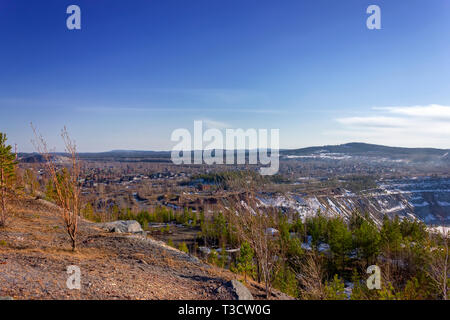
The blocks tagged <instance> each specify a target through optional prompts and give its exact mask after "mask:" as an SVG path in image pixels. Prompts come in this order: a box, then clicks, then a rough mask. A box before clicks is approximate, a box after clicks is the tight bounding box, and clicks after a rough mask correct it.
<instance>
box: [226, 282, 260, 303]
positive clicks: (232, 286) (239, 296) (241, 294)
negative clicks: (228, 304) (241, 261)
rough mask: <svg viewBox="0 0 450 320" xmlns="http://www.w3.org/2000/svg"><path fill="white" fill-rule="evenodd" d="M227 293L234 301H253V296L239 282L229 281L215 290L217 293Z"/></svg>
mask: <svg viewBox="0 0 450 320" xmlns="http://www.w3.org/2000/svg"><path fill="white" fill-rule="evenodd" d="M223 291H228V292H230V293H231V294H232V296H233V297H234V298H235V299H236V300H253V295H252V294H251V293H250V290H248V289H247V287H246V286H244V285H243V284H242V283H241V282H239V281H237V280H231V281H228V282H227V283H225V284H224V285H222V286H221V287H219V288H218V289H217V292H218V293H221V292H223Z"/></svg>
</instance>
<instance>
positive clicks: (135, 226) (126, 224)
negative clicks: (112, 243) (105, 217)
mask: <svg viewBox="0 0 450 320" xmlns="http://www.w3.org/2000/svg"><path fill="white" fill-rule="evenodd" d="M95 225H96V226H98V227H100V228H102V229H105V230H106V231H108V232H116V233H144V230H142V227H141V225H140V223H139V222H137V221H136V220H118V221H113V222H105V223H96V224H95Z"/></svg>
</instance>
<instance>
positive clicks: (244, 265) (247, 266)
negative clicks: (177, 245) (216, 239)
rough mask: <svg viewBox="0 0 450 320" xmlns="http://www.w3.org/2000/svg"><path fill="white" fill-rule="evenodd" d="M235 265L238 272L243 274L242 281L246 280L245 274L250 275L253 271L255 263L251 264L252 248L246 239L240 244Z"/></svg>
mask: <svg viewBox="0 0 450 320" xmlns="http://www.w3.org/2000/svg"><path fill="white" fill-rule="evenodd" d="M236 267H237V270H238V272H239V273H242V274H243V275H244V282H247V275H251V274H253V272H254V271H255V265H254V264H253V250H252V248H251V247H250V245H249V244H248V242H247V241H244V242H243V243H242V244H241V250H240V253H239V257H238V258H237V266H236Z"/></svg>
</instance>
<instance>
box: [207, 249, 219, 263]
mask: <svg viewBox="0 0 450 320" xmlns="http://www.w3.org/2000/svg"><path fill="white" fill-rule="evenodd" d="M208 262H209V263H211V264H213V265H217V264H218V255H217V251H216V250H214V249H212V250H211V252H210V254H209V256H208Z"/></svg>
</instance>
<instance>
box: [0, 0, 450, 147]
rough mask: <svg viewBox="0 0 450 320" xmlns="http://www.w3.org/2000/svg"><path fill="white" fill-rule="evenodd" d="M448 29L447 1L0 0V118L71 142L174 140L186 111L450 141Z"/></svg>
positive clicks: (188, 123) (218, 118)
mask: <svg viewBox="0 0 450 320" xmlns="http://www.w3.org/2000/svg"><path fill="white" fill-rule="evenodd" d="M71 4H76V5H79V6H80V8H81V30H68V29H67V28H66V18H67V17H68V15H67V14H66V8H67V7H68V6H69V5H71ZM371 4H376V5H379V6H380V8H381V25H382V29H381V30H368V29H367V28H366V19H367V17H368V14H366V8H367V7H368V6H369V5H371ZM449 38H450V1H448V0H429V1H425V0H420V1H419V0H396V1H377V0H371V1H363V0H346V1H335V0H328V1H325V0H308V1H299V0H296V1H286V0H278V1H275V0H272V1H264V0H191V1H182V0H151V1H150V0H133V1H124V0H118V1H114V0H95V1H92V0H90V1H87V0H73V1H63V0H52V1H49V0H46V1H29V0H0V110H1V115H0V131H4V132H6V133H7V134H8V136H9V142H10V143H17V144H18V146H19V150H21V151H33V146H32V144H31V143H30V139H32V137H33V133H32V130H31V127H30V125H29V123H30V122H31V121H32V122H33V123H34V125H35V126H36V127H37V128H38V129H39V130H40V131H41V132H42V134H43V135H44V136H45V137H46V138H47V140H48V142H49V144H50V145H52V146H55V147H56V149H58V150H61V148H62V147H61V142H60V139H59V136H58V133H59V132H60V130H61V128H62V127H63V126H64V125H67V127H68V130H69V132H70V134H71V136H72V137H73V138H74V139H75V140H76V141H77V144H78V148H79V150H80V151H105V150H111V149H144V150H152V149H153V150H170V149H171V147H172V146H173V145H174V144H175V143H174V142H171V141H170V135H171V132H172V131H173V130H175V129H177V128H188V129H192V127H193V121H194V120H204V121H206V122H207V124H208V125H209V126H211V127H217V128H228V127H230V128H243V129H246V128H267V129H270V128H279V129H280V144H281V147H282V148H296V147H303V146H311V145H323V144H337V143H345V142H350V141H363V142H371V143H379V144H386V145H397V146H431V147H441V148H450V59H449V57H450V41H449Z"/></svg>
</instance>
